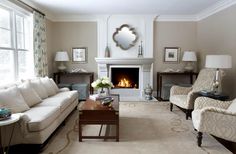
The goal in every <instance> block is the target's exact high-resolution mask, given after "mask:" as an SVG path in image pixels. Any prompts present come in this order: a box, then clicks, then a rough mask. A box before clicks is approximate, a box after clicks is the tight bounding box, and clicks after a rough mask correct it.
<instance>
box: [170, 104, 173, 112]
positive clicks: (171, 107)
mask: <svg viewBox="0 0 236 154" xmlns="http://www.w3.org/2000/svg"><path fill="white" fill-rule="evenodd" d="M172 110H173V104H172V103H170V111H171V112H172Z"/></svg>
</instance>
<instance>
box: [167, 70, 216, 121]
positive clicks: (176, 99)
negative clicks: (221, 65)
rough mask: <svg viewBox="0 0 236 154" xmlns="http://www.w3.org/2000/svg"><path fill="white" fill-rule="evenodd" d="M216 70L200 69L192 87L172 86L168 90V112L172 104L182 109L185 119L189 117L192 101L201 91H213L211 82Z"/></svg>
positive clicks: (192, 105)
mask: <svg viewBox="0 0 236 154" xmlns="http://www.w3.org/2000/svg"><path fill="white" fill-rule="evenodd" d="M215 72H216V70H213V69H202V70H201V71H200V72H199V75H198V77H197V79H196V81H195V82H194V84H193V86H192V87H180V86H172V87H171V89H170V111H172V109H173V104H175V105H177V106H179V107H181V108H183V109H184V110H185V113H186V119H188V117H190V116H191V112H192V110H193V107H194V101H195V99H196V98H197V97H198V92H199V91H201V90H213V82H214V79H215Z"/></svg>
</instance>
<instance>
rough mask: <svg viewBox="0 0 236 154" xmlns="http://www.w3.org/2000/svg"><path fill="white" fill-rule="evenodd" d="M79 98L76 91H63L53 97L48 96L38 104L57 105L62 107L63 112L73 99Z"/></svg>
mask: <svg viewBox="0 0 236 154" xmlns="http://www.w3.org/2000/svg"><path fill="white" fill-rule="evenodd" d="M76 98H78V94H77V92H76V91H68V92H61V93H58V94H56V95H54V96H52V97H49V98H46V99H44V100H43V102H42V103H40V104H38V105H37V106H55V107H60V110H61V112H62V111H64V110H65V109H66V108H67V107H68V106H69V105H70V104H71V103H72V102H73V101H75V100H76Z"/></svg>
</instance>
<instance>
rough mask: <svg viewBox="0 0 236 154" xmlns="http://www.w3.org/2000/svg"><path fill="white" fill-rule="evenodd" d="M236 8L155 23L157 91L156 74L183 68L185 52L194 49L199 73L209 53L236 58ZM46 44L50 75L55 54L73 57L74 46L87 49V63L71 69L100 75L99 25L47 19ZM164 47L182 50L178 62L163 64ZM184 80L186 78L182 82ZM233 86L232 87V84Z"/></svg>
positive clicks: (232, 72) (235, 72)
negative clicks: (191, 19)
mask: <svg viewBox="0 0 236 154" xmlns="http://www.w3.org/2000/svg"><path fill="white" fill-rule="evenodd" d="M234 14H236V6H233V7H230V8H228V9H226V10H223V11H221V12H219V13H217V14H215V15H212V16H210V17H208V18H206V19H204V20H202V21H199V22H154V58H155V62H154V90H156V72H158V71H163V70H165V69H167V68H172V69H182V68H183V66H184V64H183V62H181V57H182V53H183V51H185V50H194V51H197V54H198V70H199V69H201V68H202V67H204V63H205V55H206V54H218V53H219V54H230V55H232V56H233V59H235V57H236V53H235V52H236V43H235V40H236V30H235V27H236V21H235V20H233V19H234V18H235V15H234ZM47 43H48V60H49V73H50V75H52V73H53V72H56V71H57V69H56V64H55V62H54V55H55V52H56V51H58V50H67V51H68V53H69V55H70V57H71V48H72V47H88V63H86V64H73V63H71V62H69V63H68V66H69V69H70V68H71V67H79V68H84V69H86V70H88V71H93V72H95V73H97V64H96V62H95V60H94V57H96V56H97V24H96V22H51V21H49V20H47ZM164 47H180V48H181V53H180V62H179V63H164V62H163V58H164ZM235 67H236V62H233V68H232V69H230V70H228V71H227V72H226V73H227V75H226V79H227V81H229V82H224V87H230V88H224V90H225V92H226V93H230V95H231V96H233V97H235V96H236V94H235V93H236V89H235V88H234V87H235V86H236V81H235V80H234V78H233V77H234V76H236V69H235ZM183 80H185V79H183ZM232 84H233V86H230V85H232Z"/></svg>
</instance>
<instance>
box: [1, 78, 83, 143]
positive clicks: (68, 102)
mask: <svg viewBox="0 0 236 154" xmlns="http://www.w3.org/2000/svg"><path fill="white" fill-rule="evenodd" d="M77 104H78V92H77V91H69V89H67V88H62V89H59V88H58V87H57V85H56V84H55V82H54V81H53V80H52V79H49V78H47V77H45V78H36V79H31V80H26V81H24V82H20V83H16V84H12V85H8V86H4V87H1V89H0V107H4V108H9V109H10V110H11V111H12V113H19V114H20V115H21V118H20V120H19V121H18V122H17V123H16V125H15V129H14V134H13V138H12V141H11V145H16V144H39V145H42V144H43V143H44V142H45V141H46V140H47V139H48V138H49V136H50V135H51V134H52V133H53V132H54V131H55V130H56V128H57V127H58V126H59V125H60V124H61V123H62V122H63V121H64V120H65V118H66V117H67V116H68V115H69V114H70V113H71V112H72V111H73V110H74V109H75V108H76V107H77ZM10 127H11V128H10ZM11 129H12V125H10V126H6V127H3V128H2V139H3V141H4V144H6V143H7V142H8V139H9V136H10V134H11Z"/></svg>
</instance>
